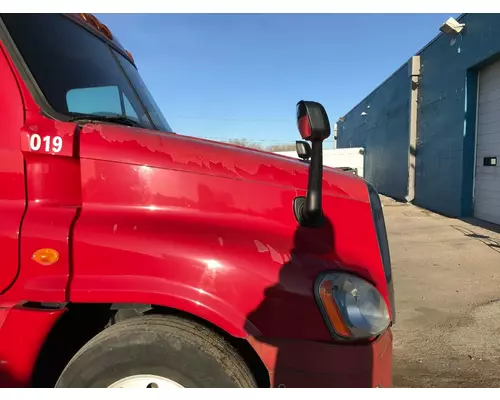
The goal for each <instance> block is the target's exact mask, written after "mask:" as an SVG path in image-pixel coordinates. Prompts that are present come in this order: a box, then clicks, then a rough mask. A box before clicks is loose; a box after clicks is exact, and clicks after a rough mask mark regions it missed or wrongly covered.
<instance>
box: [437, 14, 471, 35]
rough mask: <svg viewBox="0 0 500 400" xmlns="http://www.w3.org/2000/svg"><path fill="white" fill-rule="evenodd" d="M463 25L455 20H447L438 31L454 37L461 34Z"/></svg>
mask: <svg viewBox="0 0 500 400" xmlns="http://www.w3.org/2000/svg"><path fill="white" fill-rule="evenodd" d="M464 27H465V24H461V23H460V22H458V21H457V20H456V19H455V18H448V19H447V20H446V21H445V22H444V23H443V25H441V27H440V28H439V30H440V31H441V32H443V33H446V34H448V35H456V34H459V33H460V32H462V30H463V29H464Z"/></svg>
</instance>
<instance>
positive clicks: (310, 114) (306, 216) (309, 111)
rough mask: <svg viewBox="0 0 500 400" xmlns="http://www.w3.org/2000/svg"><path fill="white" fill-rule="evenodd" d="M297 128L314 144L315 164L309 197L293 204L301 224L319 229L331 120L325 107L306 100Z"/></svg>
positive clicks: (312, 164) (311, 167)
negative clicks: (325, 147) (324, 141)
mask: <svg viewBox="0 0 500 400" xmlns="http://www.w3.org/2000/svg"><path fill="white" fill-rule="evenodd" d="M297 126H298V128H299V132H300V136H301V137H302V139H304V140H309V141H310V142H311V143H312V149H311V151H310V156H311V162H310V165H309V177H308V184H307V196H306V197H297V198H295V200H294V203H293V204H294V213H295V218H296V219H297V222H299V224H301V225H303V226H310V227H316V226H320V225H321V223H322V221H323V209H322V206H321V198H322V196H323V190H322V184H323V140H325V139H326V138H328V137H329V136H330V133H331V129H330V121H329V120H328V115H327V113H326V110H325V108H324V107H323V106H322V105H321V104H320V103H317V102H314V101H303V100H302V101H299V102H298V103H297ZM298 143H300V142H297V153H299V147H298ZM306 144H308V143H306ZM301 151H302V149H301ZM306 151H307V150H306ZM299 157H300V155H299Z"/></svg>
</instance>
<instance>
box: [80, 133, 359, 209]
mask: <svg viewBox="0 0 500 400" xmlns="http://www.w3.org/2000/svg"><path fill="white" fill-rule="evenodd" d="M80 156H81V157H82V158H87V159H95V160H106V161H113V162H121V163H127V164H136V165H147V166H150V167H156V168H163V169H172V170H177V171H185V172H190V173H195V174H204V175H215V176H220V177H225V178H229V179H241V180H249V181H254V182H262V183H263V184H272V185H279V186H284V187H289V188H290V187H292V188H295V189H299V190H300V189H306V188H307V179H308V168H309V167H308V165H307V164H306V163H303V162H302V161H300V160H298V159H292V158H289V157H285V156H281V155H277V154H273V153H268V152H264V151H259V150H254V149H249V148H244V147H240V146H234V145H229V144H224V143H219V142H213V141H209V140H204V139H199V138H193V137H188V136H182V135H176V134H168V133H158V132H156V131H149V130H144V129H137V128H129V127H122V126H117V125H107V124H102V125H101V124H87V125H85V126H84V127H83V129H82V132H81V140H80ZM323 193H324V194H325V195H332V196H340V197H348V198H351V199H354V200H358V201H363V202H367V201H368V197H367V189H366V185H365V184H364V181H363V180H362V179H361V178H359V177H357V176H355V175H353V174H350V173H345V172H343V171H340V170H336V169H333V168H328V167H326V168H325V169H324V179H323Z"/></svg>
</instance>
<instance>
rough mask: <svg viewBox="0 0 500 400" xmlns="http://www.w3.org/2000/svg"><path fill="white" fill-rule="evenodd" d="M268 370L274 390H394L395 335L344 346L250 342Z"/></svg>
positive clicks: (313, 343)
mask: <svg viewBox="0 0 500 400" xmlns="http://www.w3.org/2000/svg"><path fill="white" fill-rule="evenodd" d="M249 342H250V344H251V345H252V346H253V347H254V349H255V350H256V352H257V354H258V355H259V356H260V358H261V359H262V361H263V363H264V365H265V366H266V367H267V369H268V371H269V375H270V379H271V387H287V388H315V387H316V388H322V387H324V388H338V387H341V388H342V387H344V388H355V387H358V388H363V387H385V388H387V387H391V386H392V333H391V331H390V330H388V331H386V332H385V333H384V334H383V335H381V336H380V337H379V338H378V339H377V340H376V341H375V342H373V343H368V344H363V345H356V346H350V345H341V344H332V343H321V342H312V341H289V340H287V341H283V340H280V339H277V340H271V341H268V342H261V341H259V340H258V339H256V338H250V339H249Z"/></svg>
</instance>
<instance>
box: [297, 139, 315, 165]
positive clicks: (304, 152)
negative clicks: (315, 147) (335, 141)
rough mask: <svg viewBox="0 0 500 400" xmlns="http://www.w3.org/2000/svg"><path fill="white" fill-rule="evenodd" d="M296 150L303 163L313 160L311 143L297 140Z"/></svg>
mask: <svg viewBox="0 0 500 400" xmlns="http://www.w3.org/2000/svg"><path fill="white" fill-rule="evenodd" d="M295 149H296V150H297V155H298V156H299V158H300V159H302V160H303V161H307V160H309V159H310V158H311V146H310V145H309V143H307V142H304V141H303V140H297V141H296V142H295Z"/></svg>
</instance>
